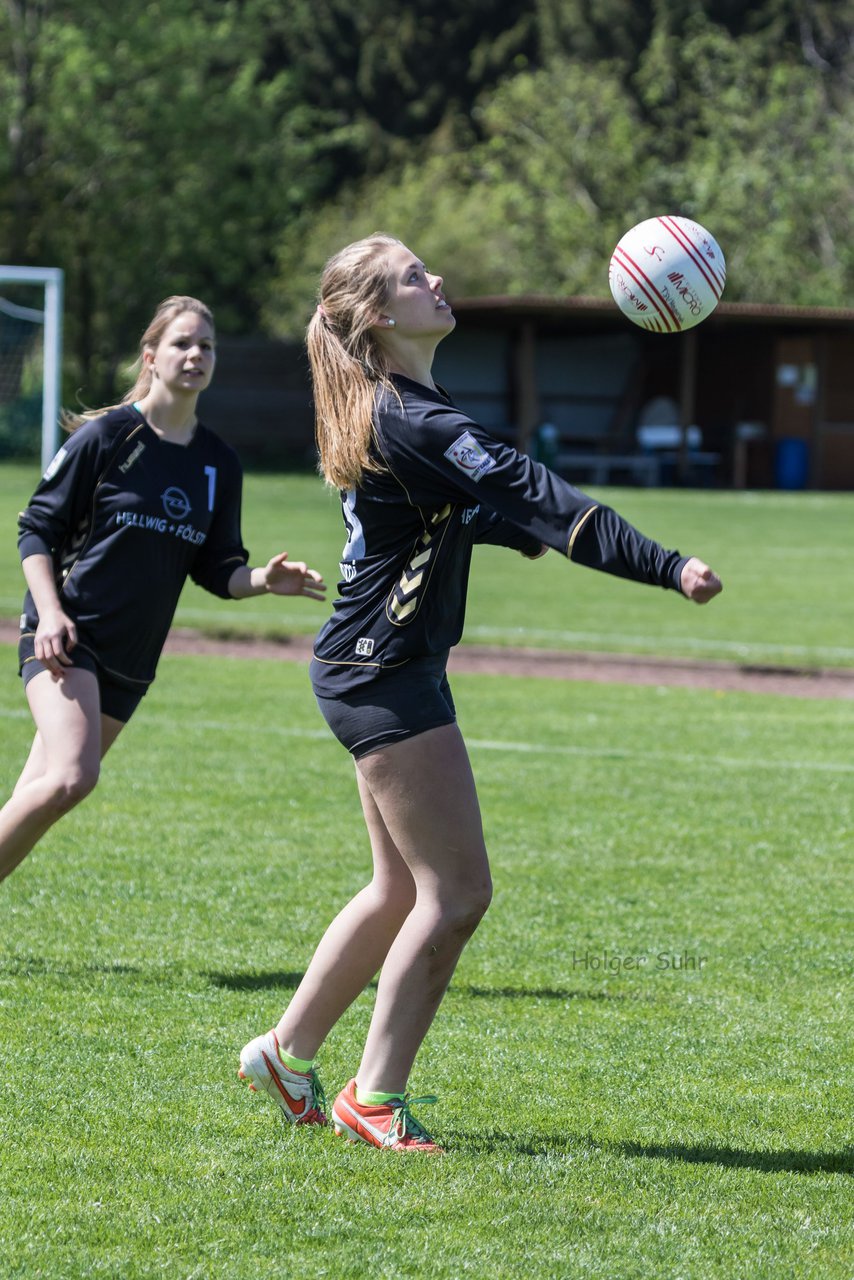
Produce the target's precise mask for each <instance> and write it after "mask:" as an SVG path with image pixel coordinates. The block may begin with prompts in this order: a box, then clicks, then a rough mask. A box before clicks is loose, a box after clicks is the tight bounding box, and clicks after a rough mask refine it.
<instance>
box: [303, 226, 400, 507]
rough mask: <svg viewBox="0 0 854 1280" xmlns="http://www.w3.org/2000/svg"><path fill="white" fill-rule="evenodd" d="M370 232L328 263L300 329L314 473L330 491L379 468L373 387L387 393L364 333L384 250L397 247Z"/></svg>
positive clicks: (385, 287)
mask: <svg viewBox="0 0 854 1280" xmlns="http://www.w3.org/2000/svg"><path fill="white" fill-rule="evenodd" d="M400 243H401V242H400V240H397V239H396V238H395V237H394V236H390V235H386V234H385V232H383V231H376V232H374V234H373V235H371V236H367V237H366V238H365V239H364V240H357V241H355V243H353V244H348V245H347V247H346V248H344V249H341V250H340V252H339V253H336V254H335V255H334V257H332V258H330V259H329V261H328V262H327V264H326V266H325V267H324V269H323V274H322V276H321V278H320V301H319V303H318V306H317V310H316V311H315V313H314V315H313V316H312V318H311V320H310V322H309V325H308V330H307V332H306V346H307V348H308V358H309V363H310V365H311V379H312V385H313V388H314V427H315V437H316V440H317V449H318V453H319V454H320V470H321V472H322V474H323V476H324V478H325V480H326V483H327V484H329V485H332V486H333V487H334V488H336V489H354V488H356V487H357V486H358V485H359V484H360V482H361V480H362V476H363V474H364V472H366V471H381V470H382V466H381V464H380V462H379V461H378V460H377V459H376V458H375V457H374V456H372V454H371V449H370V446H371V440H372V438H373V430H374V425H373V410H374V404H375V401H376V394H377V389H378V388H379V387H384V388H386V389H387V390H388V391H390V392H392V394H394V387H393V385H392V382H391V379H390V377H389V371H388V362H387V360H386V357H385V353H384V352H383V349H382V347H381V345H380V343H379V342H378V341H377V338H376V336H375V335H374V333H373V332H372V326H373V325H375V324H376V321H377V317H378V316H379V315H380V313H381V312H382V310H383V308H384V307H385V305H386V303H387V302H388V295H389V264H388V254H389V250H390V249H393V248H394V247H395V245H398V244H400Z"/></svg>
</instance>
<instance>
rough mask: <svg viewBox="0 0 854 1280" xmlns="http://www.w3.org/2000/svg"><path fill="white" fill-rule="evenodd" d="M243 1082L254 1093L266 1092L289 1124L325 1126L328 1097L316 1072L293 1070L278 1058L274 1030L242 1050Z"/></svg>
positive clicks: (240, 1073)
mask: <svg viewBox="0 0 854 1280" xmlns="http://www.w3.org/2000/svg"><path fill="white" fill-rule="evenodd" d="M237 1074H238V1075H239V1076H240V1079H241V1080H246V1081H248V1083H249V1088H250V1089H251V1090H252V1092H253V1093H266V1094H267V1096H268V1097H270V1098H272V1099H273V1101H274V1102H275V1103H277V1104H278V1105H279V1106H280V1107H281V1108H282V1113H283V1115H284V1117H285V1119H286V1120H287V1121H288V1123H289V1124H326V1123H327V1120H326V1114H325V1107H326V1096H325V1094H324V1092H323V1087H322V1085H321V1083H320V1081H319V1080H318V1078H317V1072H316V1071H315V1070H314V1068H313V1067H312V1069H311V1071H308V1072H305V1073H303V1072H302V1071H291V1070H290V1068H289V1067H286V1066H285V1064H284V1063H283V1062H282V1060H281V1058H280V1057H279V1042H278V1040H277V1039H276V1033H275V1031H268V1032H267V1034H266V1035H263V1036H256V1037H255V1039H254V1040H250V1041H249V1043H248V1044H247V1045H244V1047H243V1049H241V1051H240V1070H239V1071H238V1073H237Z"/></svg>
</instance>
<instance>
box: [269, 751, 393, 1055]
mask: <svg viewBox="0 0 854 1280" xmlns="http://www.w3.org/2000/svg"><path fill="white" fill-rule="evenodd" d="M356 778H357V781H358V784H359V794H360V797H361V801H362V810H363V812H364V815H365V822H366V823H367V827H368V834H369V836H370V839H371V849H372V852H373V859H374V878H373V880H372V881H371V883H370V884H368V885H366V886H365V888H364V889H362V890H361V892H360V893H358V894H357V895H356V897H355V898H353V899H352V900H351V901H350V902H349V903H348V904H347V906H346V907H344V909H343V910H342V911H340V912H339V914H338V915H337V916H336V917H335V919H334V920H333V921H332V923H331V924H330V926H329V928H328V929H327V930H326V933H325V934H324V935H323V937H322V939H321V940H320V943H319V945H318V947H317V950H316V951H315V953H314V956H313V957H312V960H311V963H310V964H309V966H308V969H307V970H306V973H305V976H304V977H303V980H302V982H301V983H300V985H299V987H298V989H297V991H296V992H295V993H294V996H293V998H292V1000H291V1002H290V1004H289V1005H288V1007H287V1009H286V1010H285V1013H284V1014H283V1015H282V1018H281V1020H280V1022H279V1024H278V1026H277V1027H276V1039H277V1040H278V1042H279V1044H280V1045H281V1047H282V1048H283V1049H284V1050H285V1052H286V1053H291V1054H293V1055H294V1056H295V1057H297V1058H304V1059H307V1060H309V1061H313V1059H314V1057H315V1054H316V1053H317V1050H318V1049H319V1048H320V1046H321V1044H322V1043H323V1041H324V1040H325V1038H326V1036H327V1034H328V1032H329V1030H330V1028H331V1027H333V1026H334V1024H335V1023H336V1022H337V1021H338V1019H339V1018H340V1017H341V1015H342V1013H343V1012H344V1011H345V1009H348V1008H349V1007H350V1005H351V1004H352V1003H353V1001H354V1000H355V999H356V997H357V996H358V995H359V994H360V992H362V991H363V990H364V989H365V987H366V986H367V984H368V983H369V982H370V980H371V978H373V976H374V974H375V973H376V972H377V970H378V969H379V968H380V967H381V966H382V964H383V961H384V960H385V958H386V955H387V953H388V949H389V947H390V946H391V944H392V942H393V941H394V939H395V936H396V935H397V933H398V930H399V929H400V926H401V925H402V924H403V921H404V920H405V919H406V917H407V915H408V914H409V912H410V911H411V910H412V907H413V905H414V903H415V882H414V880H413V878H412V875H411V874H410V872H409V870H408V868H407V866H406V863H405V862H404V861H403V859H402V858H401V856H400V854H399V853H398V851H397V849H396V848H395V845H394V842H393V841H392V839H391V837H390V836H389V834H388V831H387V830H386V826H385V823H384V822H383V820H382V818H381V816H380V813H379V810H378V809H377V806H376V804H375V803H374V800H373V798H372V796H371V793H370V791H369V790H368V788H367V785H366V784H365V782H364V781H363V779H362V778H361V777H360V775H359V773H358V770H357V772H356Z"/></svg>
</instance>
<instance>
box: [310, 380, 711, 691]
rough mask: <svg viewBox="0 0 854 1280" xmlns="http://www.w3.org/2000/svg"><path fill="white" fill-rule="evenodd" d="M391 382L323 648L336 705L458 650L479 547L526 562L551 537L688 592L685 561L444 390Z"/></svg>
mask: <svg viewBox="0 0 854 1280" xmlns="http://www.w3.org/2000/svg"><path fill="white" fill-rule="evenodd" d="M393 381H394V385H395V388H396V390H397V393H398V394H397V395H393V394H389V393H387V392H385V393H381V395H380V397H379V399H378V404H377V409H376V411H375V414H374V426H375V439H374V445H373V447H374V448H375V450H376V457H377V460H378V461H379V463H380V464H381V466H382V470H381V471H366V472H365V473H364V475H363V478H362V483H361V485H360V487H359V488H358V489H356V490H349V491H346V492H342V494H341V501H342V510H343V516H344V524H345V526H346V529H347V543H346V546H345V547H344V551H343V555H342V559H341V574H342V579H343V580H342V581H341V582H340V583H339V586H338V591H339V599H338V600H336V602H335V605H334V611H333V615H332V617H331V618H330V619H329V621H328V622H327V623H326V624H325V626H324V627H323V628H322V629H321V631H320V633H319V635H318V637H317V640H316V642H315V647H314V655H315V659H316V661H315V662H314V663H313V665H312V679H313V684H314V688H315V691H316V692H317V693H319V694H321V695H323V696H326V697H330V696H333V697H334V696H335V694H336V693H339V692H344V691H346V690H347V689H350V688H353V687H355V686H357V685H361V684H364V683H367V682H369V681H370V680H373V679H375V678H376V677H377V676H378V675H379V674H380V673H381V672H382V671H383V669H384V668H389V667H396V666H399V665H401V664H402V663H404V662H407V661H409V660H410V659H411V658H414V657H420V656H427V655H434V654H441V653H443V652H444V651H446V650H448V649H450V648H451V647H452V646H453V645H455V644H456V643H457V642H458V640H459V639H460V637H461V635H462V631H463V623H464V619H465V603H466V590H467V586H468V576H469V567H470V563H471V555H472V549H473V547H474V544H475V543H477V542H492V543H498V544H500V545H503V546H508V547H513V548H516V549H517V550H520V551H523V552H527V553H528V554H536V552H537V551H539V549H540V547H541V544H543V543H545V544H546V546H549V547H553V548H555V549H556V550H558V551H560V552H561V553H562V554H564V555H566V556H568V557H569V558H570V559H572V560H574V561H577V562H578V563H580V564H584V565H588V566H590V567H591V568H594V569H601V570H603V571H604V572H606V573H613V574H616V575H618V576H619V577H623V578H631V579H633V580H635V581H637V582H644V583H649V584H652V585H658V586H661V587H670V588H672V589H674V590H677V591H678V590H679V589H680V588H679V580H680V576H681V573H682V569H683V567H684V565H685V563H686V560H687V557H682V556H680V555H679V552H678V551H666V550H665V549H664V548H662V547H660V546H659V545H658V543H656V542H652V541H651V540H650V539H648V538H645V537H644V536H643V535H642V534H641V533H639V532H638V531H637V529H635V528H633V527H632V525H630V524H628V523H627V522H626V521H625V520H623V519H622V517H621V516H619V515H617V513H616V512H615V511H613V510H612V509H611V508H609V507H605V506H600V505H599V504H598V503H596V502H595V500H594V499H593V498H591V497H589V496H588V495H587V494H584V493H582V492H581V491H580V490H579V489H576V488H574V487H573V486H572V485H570V484H568V483H567V482H566V481H565V480H562V479H561V478H560V477H559V476H557V475H555V474H554V473H553V472H551V471H549V470H548V469H547V468H546V467H544V466H543V465H542V464H541V463H538V462H535V461H534V460H533V459H532V458H529V457H528V456H527V455H526V454H522V453H518V452H517V451H516V450H515V449H513V448H511V447H510V446H509V445H506V444H502V443H501V442H499V441H497V440H494V439H492V437H490V436H489V435H488V434H487V433H486V432H485V431H484V430H483V429H482V428H481V427H479V426H478V425H477V424H476V423H475V422H473V421H472V420H471V418H469V417H467V416H466V414H464V413H462V412H461V411H460V410H459V409H457V408H456V407H455V406H454V405H453V403H452V402H451V401H450V399H449V398H448V396H447V395H446V394H445V393H444V392H443V391H442V390H436V391H433V390H431V389H430V388H428V387H425V386H421V385H420V384H419V383H416V382H413V381H411V380H410V379H408V378H404V377H400V376H397V375H396V376H395V377H394V379H393Z"/></svg>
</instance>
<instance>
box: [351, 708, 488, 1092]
mask: <svg viewBox="0 0 854 1280" xmlns="http://www.w3.org/2000/svg"><path fill="white" fill-rule="evenodd" d="M357 767H358V770H359V772H360V774H361V777H362V780H363V782H364V783H365V784H366V786H367V788H368V790H369V791H370V794H371V796H372V797H373V800H374V802H375V804H376V806H377V809H378V811H379V813H380V814H381V815H382V819H383V821H384V823H385V827H386V829H387V831H388V834H389V836H390V837H391V839H392V840H393V841H394V844H395V846H396V848H397V850H398V852H399V854H400V856H401V858H402V859H403V861H404V862H405V863H406V865H407V867H408V868H409V870H410V872H411V874H412V878H413V880H414V882H415V887H416V900H415V906H414V907H413V909H412V910H411V911H410V912H409V914H408V915H407V917H406V919H405V920H404V922H403V924H402V926H401V928H400V930H399V932H398V934H397V936H396V938H395V940H394V942H393V943H392V945H391V947H390V948H389V951H388V954H387V956H386V959H385V963H384V964H383V968H382V973H381V975H380V981H379V988H378V991H377V1000H376V1005H375V1007H374V1014H373V1017H372V1019H371V1026H370V1030H369V1033H368V1038H367V1041H366V1044H365V1049H364V1054H363V1056H362V1062H361V1065H360V1067H359V1072H358V1075H357V1077H356V1080H357V1085H358V1087H359V1088H360V1089H362V1090H365V1091H371V1092H373V1091H382V1092H387V1093H402V1092H403V1091H404V1090H405V1088H406V1082H407V1079H408V1077H409V1072H410V1070H411V1069H412V1064H413V1061H414V1060H415V1055H416V1053H417V1052H418V1049H419V1048H420V1046H421V1043H422V1041H423V1039H424V1037H425V1035H426V1034H427V1031H428V1029H429V1027H430V1024H431V1022H432V1021H433V1017H434V1015H435V1013H436V1010H437V1008H438V1007H439V1004H440V1002H441V1000H442V997H443V995H444V994H445V991H446V989H447V986H448V983H449V982H450V980H451V975H452V974H453V971H454V969H455V967H456V964H457V961H458V959H459V957H460V954H461V952H462V950H463V947H464V946H465V944H466V942H467V941H468V939H469V938H470V936H471V934H472V933H473V932H474V930H475V929H476V928H477V925H478V924H479V922H480V920H481V918H482V916H483V914H484V912H485V911H486V909H487V907H488V905H489V901H490V897H491V893H492V885H491V880H490V875H489V863H488V859H487V854H486V848H485V845H484V840H483V828H482V826H481V820H480V808H479V805H478V801H477V793H476V791H475V785H474V778H473V776H472V772H471V766H470V764H469V760H468V754H467V752H466V749H465V744H464V742H463V739H462V735H461V734H460V731H459V729H458V728H457V726H456V725H447V726H444V727H443V728H440V729H433V730H430V731H428V732H427V733H423V734H419V735H418V736H417V737H415V738H410V739H408V740H407V741H406V742H402V743H400V744H398V745H396V746H394V747H388V748H386V749H385V750H383V751H378V752H374V753H373V754H372V755H369V756H365V757H363V758H362V759H361V760H360V761H359V762H358V766H357Z"/></svg>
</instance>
